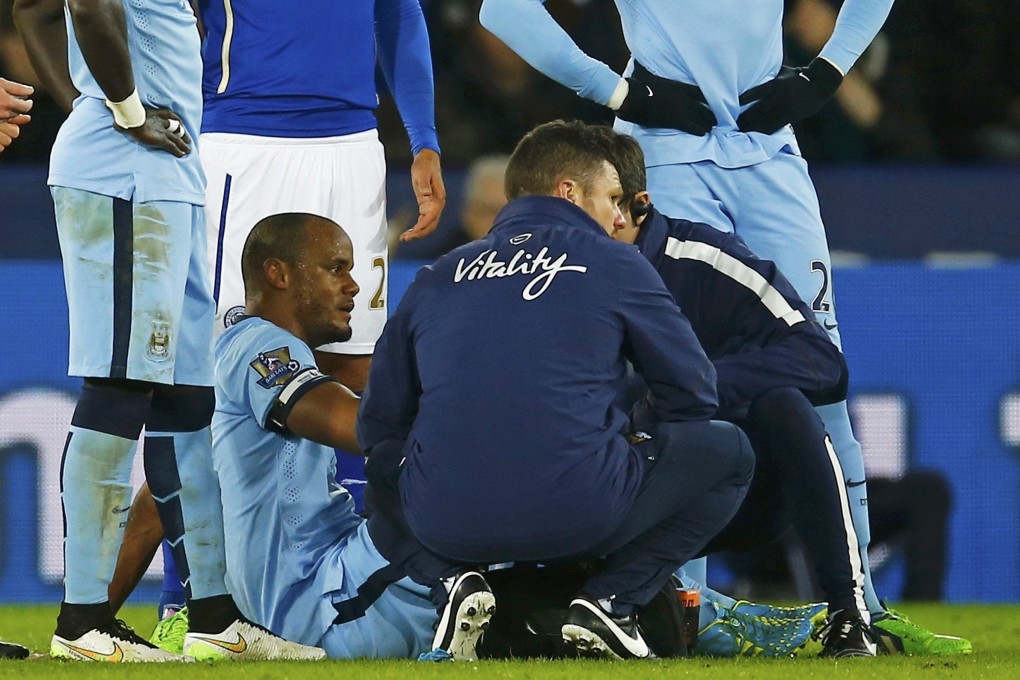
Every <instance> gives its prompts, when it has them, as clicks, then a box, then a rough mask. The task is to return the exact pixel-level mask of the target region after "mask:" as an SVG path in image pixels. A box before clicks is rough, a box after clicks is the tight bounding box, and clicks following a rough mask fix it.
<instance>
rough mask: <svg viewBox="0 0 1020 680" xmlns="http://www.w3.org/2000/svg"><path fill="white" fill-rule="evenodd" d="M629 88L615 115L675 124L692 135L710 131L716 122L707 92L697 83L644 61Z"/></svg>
mask: <svg viewBox="0 0 1020 680" xmlns="http://www.w3.org/2000/svg"><path fill="white" fill-rule="evenodd" d="M627 84H628V85H630V91H629V92H628V93H627V98H626V99H624V100H623V104H622V105H621V106H620V109H619V110H618V111H617V112H616V115H617V116H619V117H620V118H622V119H623V120H627V121H630V122H631V123H636V124H638V125H642V126H644V127H653V128H674V129H676V130H682V131H684V132H687V133H690V134H692V135H698V136H699V137H700V136H702V135H707V134H708V132H709V130H711V129H712V127H713V126H714V125H715V124H716V119H715V114H714V113H712V109H710V108H708V102H706V101H705V95H704V94H702V92H701V88H700V87H698V86H697V85H688V84H687V83H678V82H677V81H675V80H667V79H666V78H661V77H659V76H657V75H654V74H653V73H651V72H649V71H648V69H646V68H644V67H643V66H641V64H634V74H633V75H632V76H631V77H630V78H627Z"/></svg>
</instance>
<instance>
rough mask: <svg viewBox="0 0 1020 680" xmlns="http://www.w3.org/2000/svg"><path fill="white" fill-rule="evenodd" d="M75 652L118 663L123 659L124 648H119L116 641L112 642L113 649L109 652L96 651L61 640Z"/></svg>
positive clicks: (93, 658) (95, 659) (98, 659)
mask: <svg viewBox="0 0 1020 680" xmlns="http://www.w3.org/2000/svg"><path fill="white" fill-rule="evenodd" d="M60 644H62V645H64V646H65V647H67V648H68V649H70V650H71V651H72V652H74V653H75V654H81V655H82V656H84V657H85V658H86V659H92V660H93V661H106V662H109V663H120V662H121V661H123V660H124V650H123V649H121V648H120V645H118V644H117V643H116V642H114V643H113V651H111V652H105V653H104V652H97V651H96V650H94V649H86V648H85V647H77V646H75V645H72V644H68V643H66V642H61V643H60Z"/></svg>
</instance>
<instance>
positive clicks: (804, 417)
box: [747, 387, 825, 441]
mask: <svg viewBox="0 0 1020 680" xmlns="http://www.w3.org/2000/svg"><path fill="white" fill-rule="evenodd" d="M747 420H748V421H750V423H751V424H753V425H752V426H753V427H754V428H758V429H763V430H764V431H765V432H767V433H768V434H769V435H772V437H771V438H774V437H775V436H781V437H795V438H796V439H799V440H802V441H803V440H808V439H810V440H812V441H815V440H818V441H820V440H821V439H822V438H823V437H824V436H825V425H824V424H823V423H822V419H821V418H820V417H819V416H818V413H817V412H816V411H815V409H814V407H813V406H812V405H811V402H810V401H809V400H808V398H807V397H806V396H804V393H803V392H801V391H800V390H799V389H797V388H795V387H777V388H775V389H772V390H769V391H768V392H765V393H764V394H761V395H759V396H757V397H755V399H754V401H752V402H751V406H750V408H749V409H748V412H747Z"/></svg>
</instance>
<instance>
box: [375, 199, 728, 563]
mask: <svg viewBox="0 0 1020 680" xmlns="http://www.w3.org/2000/svg"><path fill="white" fill-rule="evenodd" d="M627 360H630V361H632V362H633V364H634V365H635V367H636V368H637V370H638V371H639V372H640V373H641V374H642V375H643V376H644V378H645V380H646V381H647V383H648V385H649V386H650V389H651V392H652V394H653V395H654V406H653V411H654V416H655V417H656V418H659V419H661V420H664V421H681V420H704V419H708V418H710V417H711V416H712V414H713V413H715V410H716V408H717V403H716V392H715V371H714V369H713V368H712V364H711V362H710V361H709V360H708V358H707V357H706V356H705V353H704V352H703V351H702V349H701V346H700V345H699V344H698V341H697V338H696V337H695V335H694V333H693V331H692V330H691V327H690V324H689V323H688V321H687V319H685V318H684V316H683V314H681V313H680V311H679V309H678V308H677V306H676V305H675V303H674V302H673V298H672V297H671V296H670V294H669V292H668V291H667V290H666V288H665V286H663V283H662V280H661V279H660V278H659V276H658V274H656V272H655V270H654V269H653V268H652V267H651V265H649V264H648V261H647V260H645V259H644V258H643V257H642V256H641V255H640V253H638V251H637V249H635V248H633V247H632V246H628V245H626V244H623V243H618V242H616V241H613V240H612V239H611V238H609V236H608V235H607V234H606V233H605V232H604V231H603V230H602V228H601V227H599V225H598V224H597V223H595V222H594V221H593V220H592V219H591V218H590V217H588V215H587V214H585V213H584V212H583V211H582V210H581V209H579V208H577V207H576V206H574V205H573V204H571V203H570V202H568V201H565V200H563V199H560V198H554V197H548V196H529V197H524V198H520V199H517V200H515V201H513V202H511V203H510V204H509V205H507V206H506V207H505V208H504V209H503V210H502V212H500V214H499V215H498V217H497V219H496V222H495V224H494V226H493V228H492V230H491V232H490V233H489V235H488V236H487V237H486V238H485V239H482V240H480V241H474V242H472V243H469V244H467V245H464V246H461V247H460V248H457V249H455V250H454V251H452V252H451V253H449V254H447V255H445V256H444V257H442V258H440V259H439V260H438V261H437V262H436V263H435V264H433V265H431V266H428V267H424V268H423V269H422V270H421V271H420V272H419V273H418V275H417V277H416V278H415V280H414V282H413V283H412V284H411V286H410V287H409V288H408V290H407V293H406V294H405V296H404V298H403V300H402V301H401V303H400V306H399V308H398V309H397V310H396V312H395V313H394V315H393V317H392V318H391V319H390V320H389V322H388V323H387V324H386V328H385V330H384V332H383V335H382V338H381V339H380V340H379V342H378V343H377V345H376V348H375V355H374V358H373V361H372V371H371V376H370V378H369V383H368V389H367V390H366V391H365V395H364V399H363V400H362V403H361V410H360V414H359V420H358V436H359V439H360V440H361V442H362V445H363V447H364V449H365V451H366V453H367V454H368V456H369V461H370V464H371V461H372V457H373V455H375V453H376V452H377V451H390V452H392V447H394V446H400V447H402V449H401V454H402V455H403V456H405V457H406V461H405V464H404V468H403V472H402V475H401V477H400V481H399V486H400V492H401V498H402V501H403V507H404V512H405V514H406V516H407V520H408V524H409V525H410V527H411V529H412V530H413V532H414V533H415V535H416V536H417V537H418V539H419V540H421V541H422V543H424V544H425V545H426V546H427V547H429V548H431V549H432V550H434V551H436V552H438V553H440V554H442V555H444V556H446V557H448V558H454V559H460V560H465V561H470V562H482V563H490V562H503V561H517V560H547V559H554V558H557V557H565V556H571V555H576V554H578V553H580V552H584V551H585V550H587V549H589V548H590V547H592V546H593V545H594V544H595V543H597V542H598V541H599V540H601V539H602V538H604V537H606V536H608V535H609V534H610V533H611V532H612V531H613V530H614V529H616V528H617V526H618V525H619V524H620V522H621V521H622V519H623V516H624V514H625V513H626V512H627V511H628V509H629V508H630V506H631V505H632V503H633V501H634V498H635V497H636V495H637V490H638V486H639V484H640V482H641V479H642V475H643V465H644V463H643V461H642V460H641V457H640V455H639V454H638V453H637V452H636V451H635V450H634V449H633V448H632V447H631V446H630V445H629V444H628V443H627V441H626V440H625V439H624V436H623V435H624V433H626V432H627V431H628V422H627V417H626V415H625V414H624V412H623V411H621V410H620V409H619V408H617V407H616V406H615V405H614V400H615V399H616V397H617V395H618V391H619V390H620V389H621V387H622V386H623V382H624V378H625V374H626V367H627Z"/></svg>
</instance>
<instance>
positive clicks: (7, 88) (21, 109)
mask: <svg viewBox="0 0 1020 680" xmlns="http://www.w3.org/2000/svg"><path fill="white" fill-rule="evenodd" d="M33 92H35V89H34V88H33V87H32V86H31V85H22V84H21V83H16V82H14V81H13V80H7V79H6V78H0V121H5V120H7V119H9V118H14V117H15V116H19V115H21V114H24V113H28V112H29V111H31V110H32V100H31V99H28V98H27V97H30V96H32V93H33ZM26 122H27V121H26ZM8 143H10V142H8Z"/></svg>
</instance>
